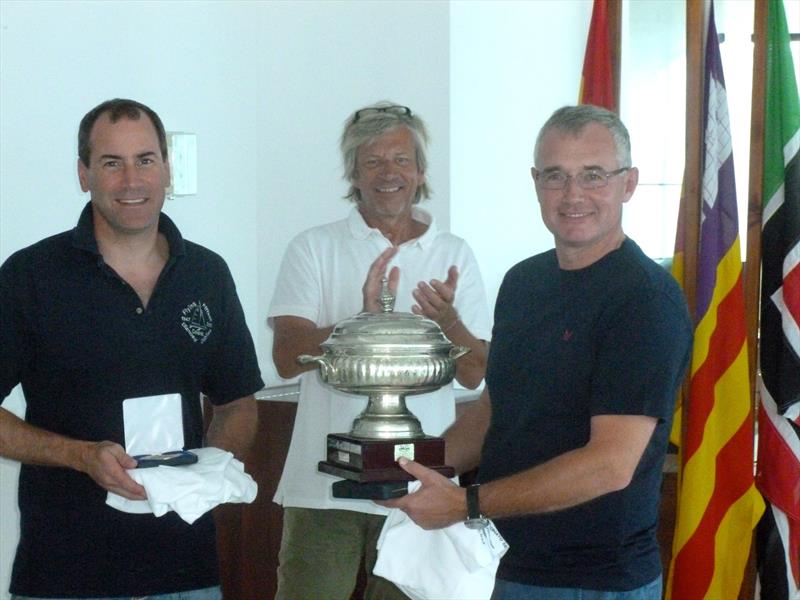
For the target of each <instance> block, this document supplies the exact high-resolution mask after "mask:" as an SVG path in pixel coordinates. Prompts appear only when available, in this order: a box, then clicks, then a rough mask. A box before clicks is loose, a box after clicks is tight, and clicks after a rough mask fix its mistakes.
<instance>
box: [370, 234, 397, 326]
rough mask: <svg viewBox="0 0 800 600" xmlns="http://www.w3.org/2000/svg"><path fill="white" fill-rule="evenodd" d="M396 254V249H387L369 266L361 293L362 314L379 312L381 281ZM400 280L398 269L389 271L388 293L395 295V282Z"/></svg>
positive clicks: (394, 268) (393, 247)
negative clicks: (362, 295) (362, 298)
mask: <svg viewBox="0 0 800 600" xmlns="http://www.w3.org/2000/svg"><path fill="white" fill-rule="evenodd" d="M395 254H397V247H395V246H392V247H391V248H387V249H386V250H384V251H383V252H381V253H380V254H379V255H378V258H376V259H375V261H374V262H373V263H372V264H371V265H370V267H369V271H367V279H366V281H364V286H363V287H362V288H361V291H362V292H363V294H364V308H363V310H364V312H371V313H378V312H381V303H380V300H379V299H380V296H381V287H382V285H381V280H382V279H383V278H384V277H385V276H386V268H387V267H388V266H389V261H390V260H392V257H394V255H395ZM399 280H400V269H398V268H397V267H392V269H391V270H390V271H389V293H390V294H392V295H393V296H396V295H397V282H398V281H399Z"/></svg>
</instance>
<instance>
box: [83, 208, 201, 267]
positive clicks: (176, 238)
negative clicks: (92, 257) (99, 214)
mask: <svg viewBox="0 0 800 600" xmlns="http://www.w3.org/2000/svg"><path fill="white" fill-rule="evenodd" d="M93 219H94V215H93V213H92V203H91V201H89V202H87V203H86V206H84V207H83V211H81V216H80V217H79V218H78V224H77V225H76V226H75V228H74V229H73V230H72V246H73V247H74V248H78V249H79V250H85V251H87V252H91V253H92V254H97V255H99V254H100V250H99V249H98V248H97V240H96V239H95V237H94V220H93ZM158 231H159V232H160V233H163V234H164V237H165V238H167V243H168V244H169V255H170V256H181V255H183V254H184V253H185V251H186V247H185V244H184V242H183V236H182V235H181V232H180V231H179V230H178V227H177V226H176V225H175V223H174V222H173V221H172V219H170V218H169V217H168V216H167V215H165V214H164V213H163V212H162V213H161V214H160V215H159V217H158Z"/></svg>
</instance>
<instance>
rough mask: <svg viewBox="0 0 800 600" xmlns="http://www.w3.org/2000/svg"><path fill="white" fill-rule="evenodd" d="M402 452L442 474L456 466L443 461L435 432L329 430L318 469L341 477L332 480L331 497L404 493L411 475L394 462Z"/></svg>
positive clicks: (452, 472) (448, 473) (441, 441)
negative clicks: (398, 434)
mask: <svg viewBox="0 0 800 600" xmlns="http://www.w3.org/2000/svg"><path fill="white" fill-rule="evenodd" d="M401 456H403V457H406V458H408V459H410V460H414V461H416V462H418V463H420V464H422V465H424V466H426V467H428V468H429V469H433V470H434V471H437V472H438V473H441V474H442V475H444V476H445V477H453V475H455V470H454V469H453V467H448V466H446V465H445V464H444V439H442V438H439V437H434V436H427V435H426V436H424V437H420V438H401V439H364V438H359V437H354V436H352V435H348V434H345V433H331V434H328V460H325V461H320V463H319V465H318V470H319V471H321V472H323V473H328V474H329V475H335V476H337V477H342V478H344V479H345V480H346V482H337V483H334V484H333V496H334V498H372V499H378V498H393V497H397V496H402V495H404V494H405V493H406V489H407V482H409V481H413V480H414V477H412V476H411V475H409V474H408V473H406V472H405V471H404V470H403V469H401V468H400V466H399V465H398V464H397V459H398V458H400V457H401Z"/></svg>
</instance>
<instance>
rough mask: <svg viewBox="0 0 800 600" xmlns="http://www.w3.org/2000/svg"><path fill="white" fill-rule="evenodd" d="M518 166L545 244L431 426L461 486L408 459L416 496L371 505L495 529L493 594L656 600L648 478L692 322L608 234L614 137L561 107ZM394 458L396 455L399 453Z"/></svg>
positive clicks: (532, 599) (518, 598)
mask: <svg viewBox="0 0 800 600" xmlns="http://www.w3.org/2000/svg"><path fill="white" fill-rule="evenodd" d="M534 164H535V166H534V167H533V168H532V169H531V174H532V176H533V182H534V185H535V188H536V195H537V198H538V200H539V209H540V212H541V216H542V220H543V222H544V224H545V225H546V227H547V228H548V230H549V231H550V232H551V233H552V234H553V240H554V243H555V247H554V248H553V249H551V250H549V251H547V252H543V253H541V254H538V255H536V256H533V257H530V258H528V259H526V260H523V261H522V262H520V263H518V264H517V265H515V266H513V267H512V268H511V269H510V270H509V271H508V273H507V274H506V276H505V278H504V280H503V284H502V286H501V287H500V291H499V294H498V296H497V304H496V306H495V320H494V329H493V330H492V346H491V349H490V352H489V361H488V366H487V371H486V389H485V390H484V393H483V394H482V396H481V398H480V400H479V401H478V402H476V403H475V405H474V407H472V408H471V409H470V410H468V411H465V412H464V414H463V415H462V416H461V417H460V418H459V420H458V421H456V423H455V424H454V425H453V426H451V427H450V429H448V431H447V432H446V433H445V442H446V448H447V455H446V457H445V458H446V462H447V464H449V465H453V466H454V467H455V468H456V471H458V472H464V471H468V470H470V469H471V468H473V467H476V466H477V467H478V483H476V484H474V485H471V486H469V487H468V488H467V490H466V491H465V490H463V489H461V488H458V487H457V486H455V485H454V484H453V483H452V482H451V481H450V480H448V479H445V478H444V477H442V476H441V475H439V474H438V473H436V472H434V471H430V470H428V469H426V468H425V467H423V466H421V465H419V464H416V463H413V462H410V461H409V462H407V463H406V464H405V465H404V466H405V468H406V470H407V471H408V472H409V473H411V474H412V475H414V476H415V477H417V478H418V479H420V481H422V487H421V489H420V491H418V492H416V493H414V494H408V495H407V496H404V497H403V498H401V499H397V500H393V501H389V502H387V503H386V504H387V505H391V506H393V507H397V508H401V509H403V510H405V511H406V512H407V513H408V514H409V516H410V517H411V518H412V519H414V521H415V522H417V523H418V524H420V525H421V526H423V527H425V528H429V529H430V528H438V527H444V526H447V525H450V524H452V523H455V522H457V521H460V520H463V519H464V518H465V517H466V518H467V525H468V526H471V527H474V528H480V527H486V526H488V523H487V521H486V518H485V517H489V518H491V519H492V520H494V522H495V524H496V526H497V528H498V530H499V531H500V533H501V534H502V536H503V537H504V538H505V540H506V541H507V542H508V544H509V549H508V552H506V554H505V555H504V556H503V558H502V559H501V561H500V566H499V568H498V570H497V578H496V582H495V589H494V592H493V596H492V599H493V600H574V599H576V598H581V599H582V600H600V599H602V600H660V599H661V587H662V585H661V570H662V568H661V561H660V556H659V547H658V542H657V539H656V530H657V524H658V507H659V500H660V486H661V479H662V475H661V470H662V466H663V463H664V456H665V452H666V448H667V438H668V434H669V430H670V426H671V423H672V414H673V404H674V400H675V394H676V391H677V389H678V387H679V386H680V384H681V381H682V379H683V376H684V373H685V371H686V368H687V366H688V364H689V358H690V352H691V340H692V323H691V320H690V318H689V313H688V311H687V308H686V302H685V300H684V297H683V294H682V293H681V290H680V288H679V287H678V285H677V283H676V282H675V280H674V279H673V278H672V277H671V276H670V275H669V273H667V272H666V271H665V270H664V269H663V268H662V267H660V266H659V265H658V264H656V263H655V262H654V261H652V260H651V259H649V258H648V257H647V256H645V255H644V253H643V252H642V251H641V249H640V248H639V247H638V246H637V245H636V243H635V242H634V241H633V240H631V239H630V238H628V236H627V235H626V234H625V232H624V231H623V228H622V207H623V205H624V204H625V203H627V202H628V201H629V200H630V199H631V197H632V196H633V193H634V191H635V190H636V186H637V184H638V178H639V175H638V170H637V169H636V167H634V166H633V165H632V163H631V147H630V137H629V135H628V131H627V128H626V127H625V125H624V124H623V123H622V121H620V120H619V117H618V116H617V115H615V114H614V113H612V112H610V111H608V110H606V109H603V108H599V107H596V106H591V105H582V106H565V107H563V108H561V109H559V110H557V111H556V112H554V113H553V115H552V116H551V117H550V118H549V119H548V121H547V122H546V123H545V124H544V126H543V127H542V129H541V131H540V133H539V136H538V138H537V141H536V145H535V149H534ZM400 460H401V462H402V461H403V459H400Z"/></svg>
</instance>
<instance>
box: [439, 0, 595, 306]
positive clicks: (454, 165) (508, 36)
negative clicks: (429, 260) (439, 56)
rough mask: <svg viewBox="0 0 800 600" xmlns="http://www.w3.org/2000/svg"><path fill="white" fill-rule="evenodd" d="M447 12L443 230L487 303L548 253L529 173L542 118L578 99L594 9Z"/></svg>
mask: <svg viewBox="0 0 800 600" xmlns="http://www.w3.org/2000/svg"><path fill="white" fill-rule="evenodd" d="M450 10H451V13H450V55H451V59H450V67H451V68H450V97H451V98H452V101H451V107H450V109H451V113H450V118H451V121H450V130H451V136H450V141H451V148H450V185H451V189H452V197H451V205H450V208H451V214H450V219H451V229H452V231H453V232H454V233H456V234H458V235H460V236H462V237H464V238H466V239H467V240H469V243H470V245H471V246H472V248H473V250H474V251H475V254H476V256H477V258H478V261H479V263H480V265H481V271H482V273H483V276H484V279H485V282H486V288H487V294H488V295H489V299H490V302H491V306H494V299H495V297H496V295H497V288H498V287H499V286H500V283H501V282H502V278H503V275H505V272H506V271H507V270H508V269H509V267H511V266H512V265H514V264H516V263H517V262H519V261H520V260H522V259H523V258H526V257H528V256H530V255H532V254H535V253H537V252H541V251H543V250H546V249H548V248H551V247H552V245H553V244H552V236H551V235H550V233H549V232H548V231H547V229H545V227H544V225H543V224H542V221H541V218H540V216H539V205H538V203H537V201H536V195H535V192H534V188H533V182H532V180H531V176H530V168H531V166H532V165H533V145H534V142H535V141H536V134H537V133H538V131H539V128H540V127H541V125H542V124H543V123H544V121H545V120H547V118H548V117H549V116H550V114H551V113H552V112H553V111H554V110H555V109H556V108H558V107H560V106H563V105H565V104H575V103H576V102H577V100H578V90H579V87H580V73H581V67H582V64H583V52H584V46H585V43H586V34H587V32H588V30H589V20H590V18H591V13H592V3H591V2H589V1H586V0H563V1H560V2H536V1H535V2H515V1H510V2H506V1H503V2H499V1H497V2H495V1H488V2H487V1H480V2H479V1H459V2H453V3H452V4H451V9H450Z"/></svg>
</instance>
